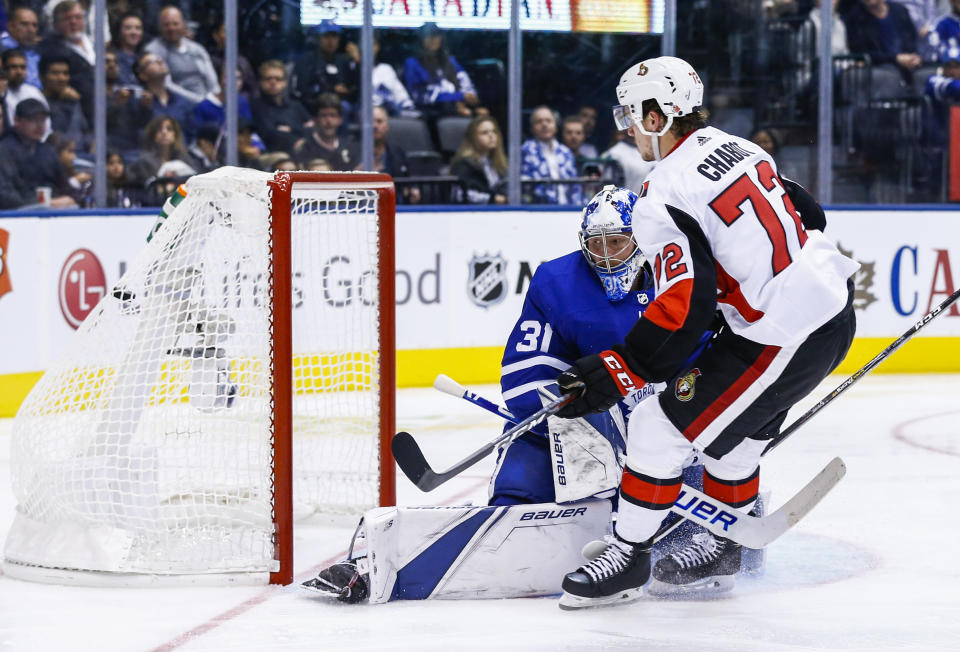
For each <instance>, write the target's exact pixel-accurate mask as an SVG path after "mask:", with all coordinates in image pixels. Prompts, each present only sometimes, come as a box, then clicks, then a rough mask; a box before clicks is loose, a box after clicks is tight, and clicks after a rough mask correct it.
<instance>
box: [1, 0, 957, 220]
mask: <svg viewBox="0 0 960 652" xmlns="http://www.w3.org/2000/svg"><path fill="white" fill-rule="evenodd" d="M820 1H821V0H767V1H765V2H764V3H763V6H764V7H765V8H766V10H767V12H768V13H767V16H766V18H767V20H768V21H775V20H784V19H791V20H796V21H797V24H798V25H802V26H801V27H798V28H797V30H798V31H802V30H803V29H809V30H811V32H810V33H811V34H814V35H816V37H817V38H819V34H820V33H821V32H822V31H823V30H822V29H821V25H820V13H819V11H820V10H819V5H820ZM824 1H830V2H832V5H833V7H834V12H833V15H834V19H833V22H832V25H831V27H832V46H831V49H832V51H833V54H834V56H835V57H837V58H841V59H842V58H851V57H853V58H855V57H862V60H863V61H866V62H868V63H867V65H868V66H869V70H870V75H871V77H872V86H871V91H870V92H871V94H872V95H871V97H870V98H868V99H869V100H870V101H876V100H878V99H879V100H883V101H885V102H888V104H886V105H884V110H889V101H890V100H893V99H896V100H897V101H900V102H903V101H908V102H909V101H911V100H914V101H915V102H916V106H919V107H920V110H922V116H923V133H922V136H921V137H919V138H918V139H917V142H918V143H922V144H930V143H933V144H937V143H939V144H945V143H946V140H947V138H948V134H947V125H948V122H947V112H948V110H949V106H950V105H951V104H952V103H954V102H956V101H960V0H949V1H948V0H902V1H900V2H898V1H897V0H824ZM183 6H184V7H186V6H190V7H192V8H193V10H194V13H193V15H185V10H184V9H182V8H181V7H180V6H174V5H169V6H162V5H160V4H157V3H144V4H143V7H142V8H143V11H144V13H140V12H138V11H136V10H135V9H134V5H133V4H129V3H127V2H122V1H119V0H117V1H113V2H109V3H108V13H109V16H108V17H107V18H108V25H109V30H108V31H109V43H108V44H107V52H106V58H105V62H104V65H105V70H106V80H107V91H106V98H104V99H103V100H102V101H104V102H105V104H106V110H107V123H108V129H107V146H108V200H109V202H110V203H111V205H121V206H134V205H141V204H148V203H157V202H162V200H163V196H162V195H163V192H164V190H165V188H166V186H167V185H168V184H167V182H166V181H165V180H166V179H167V178H179V177H182V176H187V175H189V174H194V173H199V172H203V171H206V170H209V169H213V168H215V167H217V166H219V165H221V164H222V162H223V159H224V150H225V143H226V138H225V135H224V129H225V111H224V103H225V93H226V90H225V89H226V88H227V84H236V87H237V89H238V91H239V95H238V124H239V127H238V149H239V159H240V164H241V165H245V166H250V167H256V168H259V169H263V170H268V171H272V170H277V169H315V170H323V169H330V170H354V169H357V168H358V167H359V165H360V161H361V152H360V144H359V137H358V135H359V123H360V118H361V116H360V115H359V113H360V93H359V89H360V70H361V66H360V51H359V48H358V47H357V45H356V43H355V42H354V41H355V40H356V38H355V37H356V34H355V32H351V31H349V30H345V29H344V27H343V26H342V25H339V24H337V23H336V22H335V21H330V20H324V21H322V22H321V23H320V24H318V25H315V26H312V27H310V28H308V29H307V34H306V37H305V38H306V43H307V48H306V49H303V48H301V49H299V50H294V51H295V52H296V53H294V54H277V53H276V52H275V51H271V52H266V51H264V52H261V51H258V50H257V48H256V47H251V46H250V45H251V44H250V43H245V42H241V43H240V56H239V58H238V61H237V69H236V70H235V71H229V72H228V71H225V70H224V68H223V61H224V47H225V33H226V30H225V26H224V24H223V22H222V16H220V15H219V14H218V13H217V12H216V11H207V10H205V9H204V8H205V5H204V3H202V2H195V3H192V4H190V5H183ZM6 8H7V17H6V28H5V29H4V30H3V31H2V33H0V62H2V68H0V91H2V93H0V99H2V100H3V101H2V102H0V105H2V108H3V116H4V119H3V125H2V128H3V132H2V133H3V136H2V139H0V148H6V150H7V151H11V152H13V151H15V152H16V153H17V157H19V158H17V160H18V161H20V162H22V163H23V164H22V165H18V166H17V167H16V169H12V168H11V166H10V165H9V164H6V163H5V164H0V177H2V178H0V204H2V206H0V207H2V208H13V207H17V206H24V205H30V204H31V203H34V202H36V200H37V197H38V196H39V195H43V194H44V193H43V192H42V191H44V190H45V189H46V188H48V187H49V188H51V192H52V199H51V198H49V197H44V198H43V199H44V203H50V204H51V205H57V206H72V205H79V206H83V205H88V204H89V203H90V201H91V196H92V195H91V178H90V177H91V174H90V173H91V169H92V168H91V161H92V159H93V145H94V138H93V129H92V124H93V107H94V105H95V102H96V101H98V99H97V98H95V97H94V91H93V77H94V75H93V71H94V64H95V63H96V62H95V55H94V47H93V42H92V40H91V18H92V13H91V12H92V9H91V7H90V3H89V1H88V0H82V1H77V0H62V1H60V2H53V1H48V2H42V1H41V0H8V4H7V5H6ZM0 23H2V17H0ZM0 27H2V25H0ZM381 36H384V37H386V35H382V34H379V33H375V34H374V50H373V54H374V61H373V78H372V86H373V104H374V106H375V109H374V114H373V116H372V121H373V126H374V168H375V169H377V170H383V171H387V172H389V173H390V174H392V175H393V176H395V177H396V178H398V179H403V178H404V177H410V178H415V179H423V178H425V177H430V178H436V179H446V180H447V182H448V183H449V188H448V189H447V191H446V192H445V193H440V195H438V194H436V193H433V192H431V193H427V192H425V190H424V191H423V192H422V190H423V189H425V188H426V185H424V184H425V183H426V182H422V183H421V182H420V181H417V182H412V181H411V182H410V183H406V184H403V183H401V184H399V185H398V187H399V188H400V192H399V200H400V201H401V202H408V203H417V202H421V201H431V202H432V201H436V200H437V197H438V196H439V197H441V199H440V200H441V201H451V202H472V203H501V202H504V201H506V179H507V177H508V170H507V169H506V166H507V163H506V161H507V159H506V157H505V155H503V151H504V149H505V145H506V144H505V142H504V137H503V131H502V129H501V127H502V126H503V125H502V122H501V121H502V120H503V119H504V117H505V116H504V113H503V111H502V109H503V103H502V98H498V99H497V100H494V99H492V95H493V94H492V93H489V92H488V89H487V88H486V87H485V86H484V85H483V83H482V82H481V83H479V84H478V83H475V81H476V77H473V78H472V77H471V72H473V71H475V69H474V68H472V67H471V65H472V63H476V62H471V61H470V57H469V56H466V57H464V56H463V55H461V53H460V52H459V49H460V48H459V47H458V46H457V41H456V39H455V38H454V39H452V42H453V46H452V47H451V45H450V44H449V43H448V36H449V34H446V33H444V32H443V31H442V30H441V29H439V28H438V27H437V25H436V24H434V23H426V24H425V25H423V26H422V27H420V28H418V29H417V30H416V32H415V38H414V33H412V32H411V33H410V36H409V38H408V39H407V41H406V46H405V47H406V49H404V50H403V51H397V49H396V48H394V49H393V50H390V49H389V41H388V50H387V54H389V55H390V57H389V60H381V50H380V47H381V43H380V37H381ZM681 38H683V37H682V35H681ZM461 45H462V43H461ZM458 56H459V57H460V58H458ZM807 63H808V64H811V65H807V66H806V68H805V69H804V70H805V72H804V73H803V76H801V77H800V78H799V79H800V81H801V86H803V87H804V92H805V93H806V96H807V101H808V103H809V105H811V106H814V105H815V98H816V91H815V88H816V83H817V79H816V74H815V66H814V65H812V63H813V61H812V59H811V60H810V61H808V62H807ZM704 69H706V70H709V66H705V67H704ZM773 69H775V66H773ZM838 82H839V77H838ZM504 86H505V80H504ZM894 96H895V97H894ZM526 97H530V98H535V99H534V100H533V101H532V102H531V103H530V104H534V103H537V106H530V105H528V107H527V108H525V110H524V120H523V128H524V132H525V136H524V140H523V142H522V157H521V169H520V170H519V174H520V176H521V179H522V197H523V201H524V202H529V203H544V204H558V205H579V204H580V203H581V202H582V200H583V198H584V196H588V195H589V193H590V191H591V190H592V189H593V188H594V187H595V185H596V183H595V182H592V181H591V180H596V179H601V180H603V181H609V182H618V183H625V184H627V185H630V186H633V187H638V186H639V185H640V184H641V183H642V180H643V179H644V178H645V176H646V174H647V173H648V172H649V169H650V164H649V163H648V162H645V161H643V160H642V159H641V158H640V157H639V154H638V153H637V152H636V149H635V148H634V147H633V146H632V143H630V142H629V139H627V140H626V141H624V134H623V133H621V132H616V131H613V132H610V131H609V123H608V121H606V120H605V121H603V124H602V125H601V126H599V128H598V120H597V107H595V106H591V105H589V104H585V105H578V104H577V102H578V100H579V98H576V97H573V98H571V97H563V98H556V99H554V98H551V97H546V98H544V97H543V96H540V95H538V94H536V93H529V94H528V93H527V92H526V91H525V98H526ZM838 97H839V98H840V101H843V99H844V97H843V94H842V93H839V94H838ZM28 100H30V102H29V103H28V104H26V105H25V108H24V109H23V110H22V111H21V110H19V108H20V106H21V105H23V104H24V103H26V102H27V101H28ZM544 100H546V102H545V103H542V104H541V103H540V102H543V101H544ZM497 102H499V104H498V103H497ZM871 106H872V105H871ZM898 106H899V105H898ZM916 106H914V105H911V108H912V109H913V108H916ZM711 108H713V107H711ZM808 111H809V109H808ZM715 113H716V114H717V115H718V117H720V118H722V117H723V116H724V112H723V111H722V110H721V111H717V112H715ZM757 115H758V116H759V110H758V112H757ZM791 117H795V116H791ZM801 117H804V116H801ZM806 117H807V118H809V119H810V120H811V121H813V120H815V116H813V114H812V113H808V114H807V116H806ZM411 122H414V123H420V124H422V125H423V126H424V127H425V131H424V133H425V134H426V136H425V137H423V138H422V139H421V140H420V141H419V142H416V143H414V144H411V143H410V142H409V141H404V143H403V145H402V146H401V145H400V144H399V143H400V142H401V140H400V138H399V134H401V133H409V131H410V123H411ZM841 122H842V121H841ZM901 122H902V121H901ZM18 123H19V125H20V126H19V128H18ZM795 124H796V121H793V122H792V123H791V126H787V127H781V126H780V125H777V124H770V123H764V122H763V121H761V120H759V119H756V120H753V121H752V122H748V123H747V125H746V126H745V127H744V129H743V133H741V134H740V135H743V136H748V135H752V134H751V132H756V136H757V138H758V139H760V140H762V141H763V143H764V146H765V147H771V148H772V149H775V150H776V151H777V156H780V154H781V151H784V150H789V149H790V148H791V147H792V146H793V145H794V144H795V143H796V142H797V139H798V137H797V136H796V134H795V133H791V131H790V130H791V129H796V127H795ZM849 124H852V125H853V127H854V128H855V129H858V130H859V132H858V134H859V135H858V137H859V139H860V140H859V142H858V141H854V142H853V143H852V146H853V147H857V146H859V147H860V150H859V151H860V154H861V155H862V160H863V161H864V162H865V163H864V166H865V168H866V169H879V168H877V166H882V165H883V164H884V158H883V157H882V156H878V155H877V154H878V152H877V151H876V148H877V147H880V146H881V145H882V143H883V142H885V141H882V139H879V138H875V139H871V138H870V137H869V135H866V136H865V135H864V134H865V131H864V130H865V129H866V128H867V127H868V126H869V125H870V124H872V122H871V119H870V118H869V116H867V117H865V118H864V119H857V120H851V121H849ZM721 126H726V125H721ZM444 127H446V131H444ZM451 128H453V130H454V131H455V132H456V133H457V136H456V138H455V140H454V141H453V143H452V144H450V143H449V142H445V138H446V139H447V140H449V135H448V134H449V131H450V129H451ZM39 130H42V133H41V134H40V135H39V136H37V135H36V132H37V131H39ZM798 133H801V137H803V134H804V133H808V132H802V131H801V132H798ZM445 134H447V135H446V136H445ZM41 145H43V146H49V147H41ZM871 147H872V148H873V149H871ZM70 152H72V155H71V154H70ZM71 158H72V159H73V160H72V161H71V160H69V159H71ZM887 159H890V157H887ZM886 162H887V163H889V164H890V165H889V167H890V168H891V169H894V170H896V171H898V172H899V170H901V169H902V168H903V166H901V165H894V163H897V161H894V160H892V159H890V160H887V161H886ZM791 165H792V162H791V161H790V160H788V159H785V160H784V161H783V162H782V164H781V166H782V167H783V169H784V170H785V171H786V170H788V169H791ZM937 165H941V164H939V163H937V162H936V161H933V160H932V159H931V161H928V162H927V165H926V168H925V169H926V170H927V172H926V174H927V176H928V177H937V176H938V175H940V174H941V173H942V170H941V169H940V168H937ZM871 166H874V167H872V168H871ZM921 168H924V166H914V167H913V168H912V169H913V170H914V171H916V170H918V169H921ZM54 171H57V173H56V174H54ZM804 172H805V171H804V170H801V169H798V171H797V174H798V176H800V177H801V179H800V180H801V181H804V182H807V183H810V182H811V181H812V179H811V178H809V176H808V177H807V178H803V174H804ZM807 172H808V170H807ZM10 175H15V176H12V177H11V176H10ZM11 179H13V180H14V181H15V183H14V181H11ZM16 184H21V185H16ZM418 184H420V185H418ZM13 185H16V188H17V191H16V192H13V193H10V192H7V191H6V190H5V189H9V188H11V187H12V186H13ZM37 189H40V191H41V192H40V193H39V195H38V192H37Z"/></svg>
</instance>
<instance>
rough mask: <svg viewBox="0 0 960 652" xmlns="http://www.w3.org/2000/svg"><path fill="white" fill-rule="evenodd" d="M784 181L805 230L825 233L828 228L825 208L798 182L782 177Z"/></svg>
mask: <svg viewBox="0 0 960 652" xmlns="http://www.w3.org/2000/svg"><path fill="white" fill-rule="evenodd" d="M780 180H781V181H783V187H784V189H785V190H786V191H787V196H788V197H790V201H792V202H793V207H794V208H796V209H797V212H798V213H800V221H801V222H803V228H805V229H816V230H817V231H823V230H824V229H825V228H827V216H826V214H825V213H824V212H823V208H822V207H821V206H820V204H818V203H817V200H816V199H814V198H813V195H811V194H810V193H809V192H807V189H806V188H804V187H803V186H801V185H800V184H799V183H797V182H796V181H791V180H790V179H787V178H785V177H780Z"/></svg>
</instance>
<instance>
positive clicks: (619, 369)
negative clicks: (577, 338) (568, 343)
mask: <svg viewBox="0 0 960 652" xmlns="http://www.w3.org/2000/svg"><path fill="white" fill-rule="evenodd" d="M557 385H558V386H559V387H560V391H561V392H563V393H564V394H572V393H575V392H580V395H579V396H577V398H575V399H574V400H572V401H571V402H570V403H568V404H567V405H565V406H564V407H563V408H562V409H561V410H560V411H559V412H557V416H560V417H563V418H565V419H576V418H577V417H582V416H583V415H585V414H589V413H590V412H603V411H605V410H609V409H610V408H612V407H613V406H614V405H616V404H617V403H618V402H619V401H620V400H621V399H622V398H624V397H625V396H629V395H630V394H633V393H634V392H636V391H639V390H640V388H642V387H643V386H644V385H646V381H645V380H643V379H642V378H640V376H637V375H636V374H634V373H633V372H632V371H630V369H629V367H627V363H626V362H625V361H624V358H623V356H622V355H621V354H620V353H617V352H616V351H601V352H600V353H598V354H595V355H587V356H584V357H582V358H580V359H579V360H577V361H576V362H574V363H573V365H572V366H571V367H570V368H569V369H567V370H566V371H564V372H563V373H562V374H560V375H559V376H558V377H557Z"/></svg>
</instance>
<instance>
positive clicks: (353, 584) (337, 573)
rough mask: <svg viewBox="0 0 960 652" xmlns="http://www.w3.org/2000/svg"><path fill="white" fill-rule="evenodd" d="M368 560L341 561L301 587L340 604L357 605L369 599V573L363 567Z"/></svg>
mask: <svg viewBox="0 0 960 652" xmlns="http://www.w3.org/2000/svg"><path fill="white" fill-rule="evenodd" d="M365 561H366V559H364V558H361V559H352V560H345V561H339V562H337V563H336V564H333V565H332V566H328V567H327V568H324V569H323V570H322V571H320V573H319V574H318V575H317V576H316V577H315V578H313V579H312V580H307V581H306V582H304V583H303V584H301V585H300V586H301V587H303V588H304V589H305V590H307V591H312V592H314V593H320V594H321V595H327V596H331V597H334V598H336V599H337V600H339V601H340V602H346V603H349V604H355V603H357V602H362V601H363V600H366V599H367V595H368V590H367V579H368V576H367V573H366V571H365V569H364V568H362V566H363V565H364V564H363V562H365Z"/></svg>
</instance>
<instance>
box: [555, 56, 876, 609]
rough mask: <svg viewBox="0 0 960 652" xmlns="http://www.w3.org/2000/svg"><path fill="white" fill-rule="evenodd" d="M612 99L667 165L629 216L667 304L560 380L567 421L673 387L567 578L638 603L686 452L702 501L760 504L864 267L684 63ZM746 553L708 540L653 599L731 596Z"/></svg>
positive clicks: (845, 327) (652, 63) (632, 437)
mask: <svg viewBox="0 0 960 652" xmlns="http://www.w3.org/2000/svg"><path fill="white" fill-rule="evenodd" d="M617 99H618V100H619V104H618V105H617V106H615V107H614V117H615V119H616V121H617V125H618V127H619V128H621V129H629V132H630V136H631V137H632V138H633V140H634V142H635V144H636V146H637V148H638V149H639V151H640V153H641V154H642V155H643V157H644V158H645V159H646V160H651V161H654V160H655V161H657V165H656V167H655V168H654V169H653V171H652V172H651V173H650V175H649V176H648V177H647V180H646V181H645V182H644V184H643V188H642V189H641V190H640V192H639V195H640V197H639V199H638V200H637V202H636V204H635V206H634V210H633V232H634V237H635V239H636V241H637V244H638V246H639V247H640V249H641V250H642V251H643V254H644V255H645V256H646V258H647V259H648V260H650V261H652V266H653V276H654V282H655V284H656V299H655V300H654V301H653V303H652V304H651V305H650V306H649V308H648V309H647V310H646V311H645V313H644V314H643V317H642V318H641V319H639V321H637V323H636V324H635V325H634V326H633V328H632V329H631V330H630V331H629V333H628V334H627V336H626V338H625V339H624V340H623V341H622V342H620V343H614V342H611V343H610V344H611V345H612V346H611V347H610V349H609V350H606V351H603V352H601V353H599V354H595V355H589V356H585V357H582V358H580V359H579V360H577V362H576V363H575V364H574V365H573V366H572V367H571V369H570V370H568V371H566V372H564V373H562V374H561V375H560V377H559V378H558V383H559V385H560V387H561V389H564V391H567V392H579V396H578V398H577V399H576V400H574V401H573V402H572V403H570V404H569V405H568V406H567V407H566V408H564V410H563V411H561V413H560V415H561V416H566V417H580V416H582V415H584V414H588V413H590V412H594V411H602V410H606V409H607V408H609V407H610V406H611V405H613V404H615V403H616V402H617V401H619V400H621V399H622V398H623V396H624V395H626V394H628V393H629V392H630V391H631V387H632V386H634V385H636V386H642V384H644V383H651V382H661V381H666V380H670V379H673V380H672V381H671V383H670V385H668V387H667V389H666V390H665V391H664V392H663V393H661V394H660V395H659V396H658V397H657V399H656V400H649V401H644V402H643V403H640V404H639V405H638V406H637V408H636V409H635V410H634V412H633V414H632V416H631V419H630V422H629V426H628V438H627V459H626V466H625V468H624V473H623V478H622V481H621V485H620V508H619V515H618V520H617V522H616V525H615V529H614V534H613V535H612V536H610V537H609V538H608V540H607V547H606V549H605V551H604V552H603V554H601V555H600V556H599V557H598V558H596V559H595V560H593V561H592V562H590V563H587V564H585V565H583V566H581V567H580V568H579V569H577V570H576V571H573V572H571V573H568V574H567V575H566V577H565V578H564V581H563V589H564V591H565V593H564V596H563V598H561V606H562V607H566V608H580V607H590V606H598V605H603V604H612V603H618V602H624V601H629V600H633V599H638V598H639V597H640V596H641V595H642V589H641V587H642V586H643V585H644V584H646V583H647V580H648V579H649V577H650V574H651V562H650V547H651V543H652V542H651V537H652V536H653V534H654V533H655V531H656V530H657V528H658V527H659V526H660V523H661V521H662V520H663V517H664V515H665V514H666V513H667V512H666V510H668V509H669V508H670V506H671V505H673V503H674V502H675V501H676V499H677V497H678V494H679V492H680V488H681V477H680V476H681V469H682V464H683V462H684V460H685V459H686V458H687V456H688V455H689V453H690V450H691V447H692V448H695V449H696V450H698V451H700V452H701V453H702V454H703V458H704V482H703V484H704V492H705V493H706V494H708V495H710V496H711V497H713V498H715V499H718V500H721V501H723V502H725V503H727V504H728V505H730V506H731V507H732V508H735V509H740V510H743V511H749V509H750V508H751V506H752V505H753V504H754V501H755V500H756V498H757V488H758V485H759V474H760V470H759V461H760V456H761V454H762V453H763V451H764V449H766V447H767V446H768V445H769V444H770V443H771V442H772V441H774V440H775V439H776V437H777V434H778V432H779V428H780V426H781V425H782V423H783V420H784V418H785V417H786V413H787V410H788V409H789V408H790V407H791V406H792V405H793V404H794V403H796V402H797V401H799V400H800V399H801V398H803V397H804V396H805V395H806V394H808V393H809V392H810V391H812V390H813V388H814V387H816V385H817V384H818V383H819V382H820V381H821V380H822V379H823V378H824V377H825V376H826V375H827V374H829V373H830V372H831V371H832V370H833V369H834V368H835V367H836V366H837V365H838V364H839V363H840V361H841V360H842V359H843V357H844V355H845V354H846V352H847V349H848V348H849V346H850V343H851V341H852V339H853V334H854V331H855V328H856V324H855V318H854V314H853V308H852V296H853V292H852V290H853V286H852V284H851V283H850V281H849V277H850V276H851V274H853V273H854V272H855V271H856V270H857V268H858V265H857V263H856V262H854V261H852V260H850V259H849V258H847V257H845V256H843V255H841V254H840V253H839V251H838V250H837V248H836V247H835V246H834V245H833V244H832V243H831V242H830V241H828V240H827V239H826V238H825V237H824V236H823V234H822V233H821V232H819V231H817V230H814V229H812V228H811V229H810V230H808V228H809V226H810V224H809V223H808V225H807V226H805V225H804V222H803V221H802V220H801V216H800V215H799V214H798V212H797V209H796V206H795V204H794V202H793V201H792V199H791V196H790V194H789V193H788V187H787V186H785V184H784V182H783V181H782V180H781V179H780V178H779V177H778V175H777V170H776V164H775V163H774V161H773V160H772V159H771V158H770V157H769V156H768V155H767V154H765V153H764V152H763V151H762V150H761V149H760V148H759V147H757V146H755V145H753V144H752V143H750V142H749V141H746V140H744V139H742V138H738V137H736V136H732V135H730V134H727V133H724V132H723V131H720V130H719V129H715V128H712V127H708V126H707V125H706V115H705V112H704V111H702V109H701V105H702V103H703V83H702V82H701V80H700V77H699V76H698V75H697V73H696V71H695V70H694V69H693V68H692V67H691V66H690V65H689V64H688V63H687V62H685V61H683V60H681V59H678V58H675V57H658V58H654V59H649V60H646V61H643V62H642V63H639V64H636V65H634V66H632V67H631V68H629V69H628V70H627V71H626V72H625V73H624V74H623V76H622V77H621V79H620V82H619V84H618V86H617ZM801 194H802V196H803V197H804V198H808V197H809V196H808V195H806V193H801ZM808 203H810V204H813V205H814V206H815V203H814V202H812V201H808ZM801 210H803V209H801ZM806 217H807V216H806V215H804V218H806ZM811 217H812V216H811ZM718 307H719V310H720V312H721V313H722V316H723V318H724V321H725V325H724V327H723V328H722V329H721V330H720V332H719V334H718V336H717V337H716V338H715V339H714V341H713V344H712V346H711V348H710V349H708V350H707V351H706V352H704V353H703V355H701V356H700V357H699V358H697V359H696V361H695V363H694V364H692V365H689V366H688V367H687V368H686V369H685V370H684V372H683V373H681V374H680V375H679V376H675V375H674V374H675V369H676V367H677V365H678V364H682V362H683V360H684V359H685V358H686V357H687V356H689V354H690V352H691V351H692V350H693V348H694V346H695V345H696V343H697V341H698V338H699V336H700V334H701V333H703V331H704V329H705V328H707V327H708V325H709V324H710V323H711V320H712V319H713V318H714V314H715V312H716V310H717V309H718ZM740 559H741V550H740V546H739V545H737V544H735V543H734V542H732V541H730V540H727V539H723V538H719V537H715V536H713V535H712V534H710V533H708V532H703V533H701V534H698V535H697V536H696V537H694V540H693V541H692V542H691V543H690V545H689V546H688V547H686V548H685V549H683V550H680V551H678V552H676V553H674V554H671V555H669V556H667V557H665V558H664V559H661V560H660V561H658V562H657V563H656V565H655V566H654V568H653V569H652V575H653V578H654V579H653V582H652V583H651V585H650V590H651V592H654V593H676V592H682V591H685V590H692V589H697V590H700V589H704V588H712V589H729V588H730V587H731V586H732V576H733V574H734V573H735V572H736V571H737V570H738V569H739V567H740Z"/></svg>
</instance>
